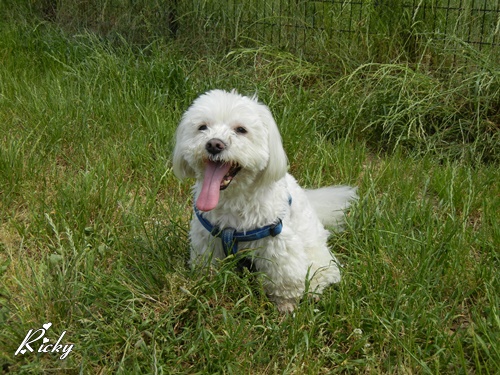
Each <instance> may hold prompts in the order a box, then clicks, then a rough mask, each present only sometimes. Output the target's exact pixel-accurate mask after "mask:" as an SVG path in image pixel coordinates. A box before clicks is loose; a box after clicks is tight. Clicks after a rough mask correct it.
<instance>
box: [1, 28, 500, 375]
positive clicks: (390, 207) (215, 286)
mask: <svg viewBox="0 0 500 375" xmlns="http://www.w3.org/2000/svg"><path fill="white" fill-rule="evenodd" d="M0 33H1V35H0V51H1V52H0V53H1V55H0V56H1V60H2V64H1V65H0V130H1V134H2V136H1V137H0V204H1V212H2V213H3V215H2V216H1V217H0V277H1V279H2V282H1V283H0V323H1V324H0V364H1V366H2V371H3V372H11V373H21V374H22V373H49V372H54V373H190V374H191V373H238V374H240V373H252V374H270V373H271V374H275V373H276V374H303V373H307V374H318V373H325V374H326V373H351V372H352V373H359V372H361V373H374V374H376V373H388V374H394V373H478V374H493V373H495V372H497V371H498V363H500V348H499V345H498V342H500V325H499V321H500V315H499V310H498V306H499V305H500V294H499V292H498V291H499V290H500V283H499V277H498V272H497V269H498V268H499V265H500V264H499V260H500V259H499V253H498V247H499V244H500V229H499V226H498V222H499V220H500V216H499V213H500V186H499V181H500V175H499V171H498V102H497V100H498V95H497V93H498V74H497V73H496V71H497V70H498V65H495V64H493V63H490V62H488V63H487V64H488V65H484V69H480V70H476V71H473V72H468V73H464V74H459V70H460V68H457V71H456V72H455V73H456V74H452V75H451V76H450V77H452V79H450V80H447V81H446V80H443V79H442V77H440V76H438V75H436V74H434V72H433V71H431V70H428V69H427V67H426V66H425V64H423V63H422V64H421V65H419V66H415V65H412V64H405V63H402V62H395V61H389V62H386V63H381V62H374V61H369V62H365V63H364V64H362V65H358V66H355V64H353V61H352V60H349V58H348V57H347V56H345V57H342V60H341V62H339V63H338V66H343V67H344V70H343V71H342V73H339V71H338V70H333V71H332V70H330V69H329V65H327V64H325V63H324V62H314V61H312V60H307V59H304V58H299V57H297V56H296V55H293V54H290V53H285V52H283V51H279V50H276V49H273V48H269V47H260V48H244V49H234V50H232V52H231V53H230V54H226V55H224V56H221V55H215V56H214V55H205V56H203V57H202V58H200V57H199V55H197V54H196V53H191V54H188V53H186V46H185V45H181V46H180V45H178V44H177V42H164V41H155V42H152V43H150V44H148V45H147V46H145V47H142V48H138V47H137V46H133V45H131V44H129V43H128V42H127V41H125V40H124V39H120V40H118V39H117V40H118V41H117V40H113V41H112V42H107V41H106V40H102V39H101V38H98V37H96V36H94V34H71V35H69V34H67V33H64V32H61V31H60V30H59V29H57V28H55V27H54V26H53V25H52V24H51V23H49V22H35V23H31V22H19V21H18V22H8V23H5V24H3V25H2V26H1V27H0ZM422 56H424V55H422ZM470 56H471V57H470V58H471V59H473V58H474V61H475V62H476V63H477V64H479V63H480V62H481V61H482V60H481V56H482V55H481V53H480V52H477V53H476V51H474V53H471V54H470ZM474 56H475V57H474ZM489 64H492V65H489ZM213 87H221V88H227V89H229V88H233V87H236V88H238V89H239V90H240V91H243V92H245V93H249V94H253V93H254V92H255V91H257V92H258V93H259V97H260V98H261V100H262V101H264V102H265V103H267V104H268V105H269V106H270V108H271V109H272V111H273V113H274V115H275V117H276V119H277V122H278V123H279V125H280V128H281V132H282V135H283V141H284V145H285V148H286V151H287V153H288V155H289V159H290V170H291V172H292V173H293V174H294V175H295V176H296V177H297V178H298V180H299V181H300V183H301V184H302V185H304V186H307V187H314V186H319V185H327V184H336V183H345V184H356V185H358V186H359V192H360V195H361V198H360V201H359V203H358V204H357V205H356V206H355V207H353V209H352V210H351V212H350V213H349V215H348V218H347V228H346V231H345V232H343V233H341V234H338V235H335V236H332V238H331V240H330V244H331V248H332V251H334V252H335V253H336V254H337V255H338V256H339V258H340V260H341V262H342V264H343V265H344V267H343V276H344V277H343V280H342V282H341V283H340V284H339V285H337V286H333V287H331V288H329V289H328V290H327V291H326V293H325V295H324V296H323V297H322V298H321V300H320V301H319V302H317V303H315V302H313V301H309V300H304V301H302V303H301V304H300V306H299V308H298V309H297V311H296V312H295V313H294V314H293V315H287V316H280V315H279V314H278V313H277V311H276V310H275V309H274V307H273V306H272V304H270V303H269V302H268V300H267V298H266V296H265V294H264V292H263V289H262V286H261V280H260V277H259V275H256V274H251V273H245V272H244V273H243V274H239V273H236V271H235V267H234V264H235V261H236V260H235V259H233V258H228V259H226V260H225V261H224V262H223V264H222V265H221V267H220V269H219V270H218V271H217V272H215V273H206V274H205V273H202V274H195V273H193V272H192V271H190V270H189V269H188V267H187V266H186V260H187V257H188V251H189V245H188V235H187V231H188V227H189V220H190V215H191V212H190V211H191V210H190V207H191V203H190V195H191V194H190V188H189V184H190V183H189V182H187V183H180V182H178V181H177V180H176V179H175V177H174V176H173V174H172V171H171V168H170V161H169V160H170V153H171V150H172V138H173V134H174V131H175V127H176V125H177V123H178V121H179V118H180V116H181V114H182V112H183V110H185V108H186V107H187V106H188V105H189V103H190V102H191V100H192V99H193V98H195V97H196V96H197V95H198V94H199V93H200V92H203V91H204V90H206V89H208V88H213ZM495 100H496V101H495ZM481 137H482V138H481ZM387 151H390V152H387ZM47 322H51V323H52V328H51V329H50V330H49V331H48V334H47V336H48V337H49V338H50V340H51V342H53V341H55V340H56V339H57V337H58V336H59V334H60V333H61V332H62V331H66V335H65V338H64V341H65V342H71V343H73V344H74V349H73V351H72V352H71V353H70V354H69V355H68V357H67V358H66V359H65V360H60V359H59V357H58V356H56V355H55V354H54V353H29V352H27V353H25V354H23V355H17V356H15V355H14V353H15V351H16V349H17V348H18V346H19V345H20V343H21V342H22V340H23V339H24V338H25V336H26V334H27V332H28V331H29V330H30V329H38V328H40V327H41V326H42V324H45V323H47ZM34 346H35V349H36V348H37V347H38V346H37V345H34Z"/></svg>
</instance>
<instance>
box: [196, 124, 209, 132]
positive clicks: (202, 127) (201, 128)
mask: <svg viewBox="0 0 500 375" xmlns="http://www.w3.org/2000/svg"><path fill="white" fill-rule="evenodd" d="M207 129H208V127H207V125H206V124H201V125H200V126H198V130H199V131H203V130H207Z"/></svg>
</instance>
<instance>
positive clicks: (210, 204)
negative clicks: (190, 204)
mask: <svg viewBox="0 0 500 375" xmlns="http://www.w3.org/2000/svg"><path fill="white" fill-rule="evenodd" d="M230 168H231V164H229V163H216V162H213V161H208V162H207V163H206V165H205V176H204V178H203V186H202V187H201V193H200V195H199V196H198V199H197V200H196V207H197V208H198V209H199V210H200V211H210V210H213V209H214V208H215V206H217V203H219V195H220V184H221V182H222V180H223V178H224V176H225V175H226V174H227V173H228V172H229V169H230Z"/></svg>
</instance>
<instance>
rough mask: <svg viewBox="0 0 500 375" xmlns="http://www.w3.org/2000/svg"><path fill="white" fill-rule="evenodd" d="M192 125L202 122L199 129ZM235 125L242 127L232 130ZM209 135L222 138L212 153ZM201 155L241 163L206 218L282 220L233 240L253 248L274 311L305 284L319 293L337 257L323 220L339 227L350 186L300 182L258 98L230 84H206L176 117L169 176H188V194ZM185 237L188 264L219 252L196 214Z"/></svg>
mask: <svg viewBox="0 0 500 375" xmlns="http://www.w3.org/2000/svg"><path fill="white" fill-rule="evenodd" d="M200 125H206V126H207V128H206V129H205V130H203V131H200V129H199V128H200ZM240 126H242V127H244V128H245V129H246V130H247V133H245V134H241V133H238V132H237V131H236V129H237V128H238V127H240ZM212 138H218V139H220V140H222V141H224V143H225V144H226V145H227V147H226V149H225V150H224V151H223V152H221V153H220V154H219V155H217V156H215V157H214V156H210V155H209V154H208V152H207V151H206V149H205V145H206V143H207V141H208V140H210V139H212ZM207 158H213V159H215V158H216V159H217V160H221V161H224V162H237V163H238V164H239V165H240V166H241V167H242V169H241V171H240V172H239V173H238V174H237V175H236V176H235V177H234V179H233V181H232V182H231V183H230V185H229V186H228V188H227V189H226V190H224V191H221V192H220V199H219V202H218V204H217V206H216V207H215V208H214V209H213V210H211V211H208V212H205V213H203V216H204V217H205V218H206V219H207V220H209V221H210V222H211V223H212V224H213V225H218V226H219V227H220V228H226V227H232V228H235V229H236V230H237V231H248V230H252V229H255V228H260V227H263V226H266V225H269V224H271V223H273V222H275V221H276V219H277V218H281V219H282V221H283V230H282V232H281V234H279V235H278V236H276V237H266V238H264V239H261V240H258V241H254V242H240V243H239V244H238V248H239V251H242V250H245V249H252V250H253V253H252V254H253V255H254V258H253V261H254V266H255V268H256V269H257V271H259V272H262V273H263V274H265V275H267V277H266V278H265V281H264V288H265V290H266V293H267V295H268V296H269V298H270V299H271V300H272V301H273V302H275V303H276V305H277V307H278V309H279V310H280V311H282V312H283V311H292V310H293V309H294V307H295V306H296V303H297V302H298V300H299V299H300V297H301V296H302V295H303V294H304V292H305V291H306V285H308V286H309V289H308V290H309V291H310V292H314V293H321V292H322V290H323V289H324V288H325V287H326V286H328V285H329V284H332V283H336V282H338V281H339V280H340V271H339V267H338V262H337V259H336V258H335V256H334V255H332V254H331V252H330V251H329V249H328V247H327V238H328V235H329V232H328V231H327V230H326V229H325V228H324V226H323V225H328V226H332V225H333V226H334V227H337V228H339V227H340V225H341V224H342V222H343V218H344V213H343V210H345V209H346V208H348V207H349V205H350V201H351V200H353V199H356V191H355V189H354V188H351V187H348V186H341V187H326V188H322V189H317V190H303V189H302V188H301V187H300V186H299V185H298V184H297V182H296V180H295V179H294V178H293V177H292V176H291V175H289V174H287V159H286V155H285V151H284V150H283V146H282V143H281V137H280V134H279V130H278V127H277V126H276V123H275V122H274V119H273V117H272V114H271V112H270V111H269V109H268V108H267V107H266V106H265V105H263V104H261V103H259V102H258V101H257V100H256V99H255V98H249V97H245V96H241V95H239V94H237V93H236V92H235V91H231V92H226V91H222V90H213V91H209V92H207V93H205V94H203V95H202V96H200V97H199V98H198V99H196V100H195V101H194V103H193V104H192V106H191V107H190V108H189V109H188V110H187V111H186V113H185V114H184V116H183V117H182V120H181V122H180V124H179V127H178V129H177V134H176V145H175V149H174V153H173V168H174V173H175V174H176V176H178V177H179V178H181V179H182V178H185V177H194V178H195V179H196V182H195V185H194V187H193V190H194V195H195V199H196V198H197V197H198V195H199V194H200V191H201V186H202V181H203V172H204V162H205V160H206V159H207ZM289 197H291V198H292V204H291V205H289V201H288V200H289ZM190 238H191V257H190V261H191V265H192V266H196V265H203V264H207V262H210V261H211V262H212V263H216V261H217V260H218V259H222V258H224V253H223V250H222V245H221V240H220V239H218V238H214V237H213V236H212V235H211V234H210V233H209V232H208V231H207V230H206V229H205V228H204V227H203V226H202V225H201V224H200V222H199V221H198V219H197V218H196V216H193V219H192V222H191V230H190Z"/></svg>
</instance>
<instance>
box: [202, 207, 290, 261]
mask: <svg viewBox="0 0 500 375" xmlns="http://www.w3.org/2000/svg"><path fill="white" fill-rule="evenodd" d="M288 204H289V205H291V204H292V197H289V198H288ZM194 213H195V214H196V217H197V218H198V220H199V221H200V223H201V225H203V226H204V227H205V229H206V230H208V231H209V232H210V234H211V235H212V236H214V237H219V238H220V239H221V240H222V248H223V249H224V253H225V254H226V256H228V255H229V254H233V255H235V254H236V253H237V252H238V242H250V241H257V240H260V239H262V238H265V237H268V236H271V237H276V236H277V235H278V234H280V233H281V231H282V230H283V222H282V220H281V219H280V218H278V219H277V220H276V221H275V222H274V223H273V224H270V225H266V226H265V227H262V228H257V229H253V230H250V231H247V232H237V231H236V229H234V228H231V227H229V228H225V229H220V228H219V226H217V225H212V223H210V222H209V221H208V220H207V219H205V218H204V217H203V215H202V213H201V211H200V210H198V209H197V208H196V206H194Z"/></svg>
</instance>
